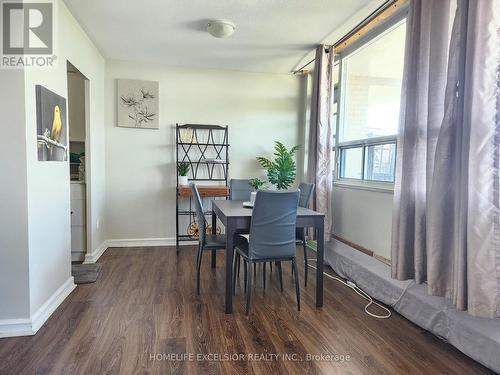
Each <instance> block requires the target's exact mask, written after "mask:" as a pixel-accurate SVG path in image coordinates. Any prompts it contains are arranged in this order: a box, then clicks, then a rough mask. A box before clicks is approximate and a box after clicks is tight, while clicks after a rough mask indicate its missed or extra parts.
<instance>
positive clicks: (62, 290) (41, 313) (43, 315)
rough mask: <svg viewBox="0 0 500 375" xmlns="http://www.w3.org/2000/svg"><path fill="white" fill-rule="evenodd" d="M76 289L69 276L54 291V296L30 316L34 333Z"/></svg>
mask: <svg viewBox="0 0 500 375" xmlns="http://www.w3.org/2000/svg"><path fill="white" fill-rule="evenodd" d="M75 288H76V284H75V280H74V279H73V276H71V277H70V278H69V279H68V280H66V282H65V283H64V284H63V285H61V286H60V287H59V289H57V290H56V291H55V293H54V294H52V296H51V297H50V298H49V299H48V300H47V301H46V302H45V303H44V304H43V305H42V306H41V307H40V308H39V309H38V310H37V311H36V312H35V313H34V314H33V315H32V316H31V326H32V329H33V331H34V332H35V333H37V331H38V330H39V329H40V327H41V326H43V324H44V323H45V322H46V321H47V319H49V317H50V316H51V315H52V313H53V312H54V311H56V309H57V308H58V307H59V305H60V304H61V303H62V302H63V301H64V300H65V299H66V297H67V296H69V294H70V293H71V292H72V291H73V290H74V289H75Z"/></svg>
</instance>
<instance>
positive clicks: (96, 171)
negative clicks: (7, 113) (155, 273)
mask: <svg viewBox="0 0 500 375" xmlns="http://www.w3.org/2000/svg"><path fill="white" fill-rule="evenodd" d="M57 14H58V17H57V23H58V30H57V31H58V32H57V37H58V38H59V40H58V51H57V55H58V66H57V68H56V69H48V70H40V69H32V70H29V71H26V74H25V103H26V141H25V144H26V157H27V182H28V227H29V285H30V313H31V315H33V314H35V313H36V312H37V311H38V310H39V309H40V307H41V306H42V305H43V304H44V303H45V302H46V301H48V300H49V298H50V297H51V296H53V295H54V293H55V292H56V291H57V290H58V289H59V288H60V287H61V286H63V285H64V284H65V283H67V282H68V280H69V279H70V277H71V237H70V194H69V193H70V187H69V181H70V179H69V167H68V162H39V161H38V160H37V148H36V108H35V85H37V84H40V85H43V86H45V87H46V88H48V89H49V90H51V91H54V92H55V93H57V94H59V95H61V96H63V97H67V71H66V60H69V61H70V62H72V63H73V65H75V66H76V67H77V68H78V69H79V70H80V71H81V72H82V73H83V74H84V75H85V76H86V77H88V78H89V79H90V82H91V102H90V114H91V119H90V132H89V133H88V134H90V142H91V147H92V154H91V155H90V165H91V185H90V186H91V218H92V230H93V236H92V246H93V247H97V246H99V244H100V243H102V241H103V240H104V234H103V233H104V232H103V228H99V229H98V228H97V224H96V223H97V221H98V220H99V219H100V218H101V217H102V216H103V211H104V193H105V188H104V186H105V180H104V179H105V176H104V140H103V138H104V126H103V92H104V88H103V79H104V59H103V58H102V56H101V55H100V53H99V52H98V51H97V49H96V48H95V47H94V45H93V44H92V42H91V41H90V40H89V39H88V37H87V36H86V34H85V33H84V32H83V30H82V29H81V28H80V26H79V25H78V23H77V22H76V20H75V19H74V18H73V16H72V15H71V14H70V13H69V11H68V10H67V8H66V6H65V5H64V3H63V2H62V1H59V2H58V13H57Z"/></svg>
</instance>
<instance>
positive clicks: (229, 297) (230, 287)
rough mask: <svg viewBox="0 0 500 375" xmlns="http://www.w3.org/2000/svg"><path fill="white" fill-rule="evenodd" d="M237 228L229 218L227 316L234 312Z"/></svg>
mask: <svg viewBox="0 0 500 375" xmlns="http://www.w3.org/2000/svg"><path fill="white" fill-rule="evenodd" d="M234 233H235V226H234V224H233V223H232V221H231V219H230V218H228V220H227V224H226V300H225V301H226V302H225V303H226V307H225V311H226V314H231V313H232V312H233V283H232V280H233V256H234Z"/></svg>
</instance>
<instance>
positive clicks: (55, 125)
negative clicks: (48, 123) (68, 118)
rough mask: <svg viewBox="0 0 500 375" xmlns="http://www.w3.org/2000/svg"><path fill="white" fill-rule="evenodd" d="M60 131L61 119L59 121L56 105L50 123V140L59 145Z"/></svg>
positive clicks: (59, 116)
mask: <svg viewBox="0 0 500 375" xmlns="http://www.w3.org/2000/svg"><path fill="white" fill-rule="evenodd" d="M61 130H62V119H61V109H60V108H59V106H58V105H56V106H55V107H54V121H52V131H51V133H50V138H51V139H52V140H53V141H55V142H58V143H59V140H60V139H61Z"/></svg>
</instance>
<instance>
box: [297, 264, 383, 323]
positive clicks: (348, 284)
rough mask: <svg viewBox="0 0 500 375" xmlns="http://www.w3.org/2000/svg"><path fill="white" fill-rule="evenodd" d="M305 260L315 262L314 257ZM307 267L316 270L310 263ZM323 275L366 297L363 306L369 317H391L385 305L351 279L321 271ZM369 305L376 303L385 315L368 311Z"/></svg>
mask: <svg viewBox="0 0 500 375" xmlns="http://www.w3.org/2000/svg"><path fill="white" fill-rule="evenodd" d="M307 261H308V263H309V262H310V261H313V262H316V258H307ZM308 266H309V267H311V268H313V269H315V270H316V271H317V270H318V269H317V268H316V267H315V266H313V265H311V264H308ZM323 275H325V276H326V277H328V278H330V279H332V280H335V281H338V282H339V283H342V284H344V285H345V286H347V287H349V288H351V289H352V290H354V291H355V292H356V293H357V294H358V295H360V296H361V297H363V298H364V299H366V300H367V301H368V304H367V305H366V306H365V312H366V313H367V314H368V315H370V316H371V317H374V318H377V319H388V318H390V317H391V315H392V313H391V311H390V310H389V309H387V308H386V307H384V306H382V305H381V304H380V303H377V302H375V301H374V300H373V298H372V297H370V296H369V295H368V294H367V293H366V292H365V291H364V290H362V289H361V288H359V287H358V286H357V285H356V284H355V283H353V282H352V281H350V280H347V281H344V280H342V279H340V278H338V277H335V276H332V275H330V274H328V273H326V272H323ZM371 305H376V306H378V307H379V308H381V309H382V310H385V311H387V315H377V314H374V313H371V312H369V311H368V308H369V307H370V306H371Z"/></svg>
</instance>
